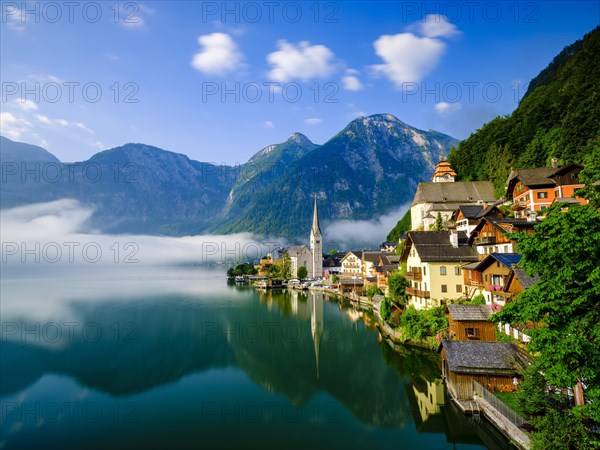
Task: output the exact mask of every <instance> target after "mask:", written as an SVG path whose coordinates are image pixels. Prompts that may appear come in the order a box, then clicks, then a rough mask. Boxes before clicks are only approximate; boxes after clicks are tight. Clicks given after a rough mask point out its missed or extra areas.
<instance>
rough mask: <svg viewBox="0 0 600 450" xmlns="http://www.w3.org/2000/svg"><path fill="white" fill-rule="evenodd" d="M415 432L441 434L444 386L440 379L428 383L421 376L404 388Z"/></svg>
mask: <svg viewBox="0 0 600 450" xmlns="http://www.w3.org/2000/svg"><path fill="white" fill-rule="evenodd" d="M406 390H407V393H408V401H409V403H410V406H411V410H412V414H413V419H414V421H415V426H416V428H417V431H418V432H420V433H428V432H429V433H443V432H444V421H443V417H442V407H443V406H444V404H445V395H444V384H443V381H442V379H441V378H439V379H436V380H433V381H428V380H426V379H425V378H424V377H423V376H422V375H421V376H420V377H419V378H417V379H415V380H412V384H410V385H408V386H406Z"/></svg>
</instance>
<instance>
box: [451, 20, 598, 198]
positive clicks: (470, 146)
mask: <svg viewBox="0 0 600 450" xmlns="http://www.w3.org/2000/svg"><path fill="white" fill-rule="evenodd" d="M599 54H600V27H597V28H595V29H594V30H593V31H591V32H590V33H588V34H587V35H585V36H584V37H583V39H582V40H580V41H577V42H575V43H573V44H571V45H569V46H567V47H566V48H565V49H564V50H563V51H562V52H561V53H560V54H559V55H557V56H556V57H555V58H554V60H553V61H552V62H551V63H550V64H549V65H548V67H546V68H545V69H544V70H542V71H541V73H540V74H539V75H538V76H537V77H535V78H534V79H533V80H532V81H531V82H530V83H529V89H528V91H527V93H526V95H525V96H524V97H523V99H522V100H521V102H520V103H519V105H518V107H517V109H516V110H515V111H514V112H513V113H512V114H511V115H509V116H505V117H497V118H495V119H494V120H492V121H491V122H489V123H487V124H486V125H484V126H483V127H482V128H481V129H480V130H477V131H476V132H475V133H473V134H472V135H471V136H470V137H469V138H468V139H466V140H464V141H462V142H461V143H460V145H459V146H458V147H457V148H456V150H454V151H453V152H451V153H450V157H449V160H450V162H451V163H452V166H453V168H454V169H455V170H456V171H457V173H458V175H459V177H460V178H461V179H463V180H491V181H493V182H494V185H495V187H496V190H497V193H498V194H499V195H504V183H505V181H506V178H507V177H508V175H509V173H510V170H511V167H512V168H527V167H540V166H545V165H549V162H550V160H551V159H552V158H558V160H559V164H561V165H562V164H566V163H569V162H582V161H583V159H584V158H585V157H586V155H588V154H590V153H591V151H592V149H593V146H594V145H598V144H597V140H598V136H599V135H600V101H599V98H600V58H598V55H599Z"/></svg>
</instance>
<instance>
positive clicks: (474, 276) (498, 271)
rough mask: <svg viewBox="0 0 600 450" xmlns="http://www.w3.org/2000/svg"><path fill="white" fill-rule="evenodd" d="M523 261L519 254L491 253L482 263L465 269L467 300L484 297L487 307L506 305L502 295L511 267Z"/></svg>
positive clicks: (467, 266)
mask: <svg viewBox="0 0 600 450" xmlns="http://www.w3.org/2000/svg"><path fill="white" fill-rule="evenodd" d="M520 260H521V255H519V254H518V253H490V254H489V255H487V256H486V257H485V258H484V259H483V260H482V261H479V262H477V263H471V264H467V265H466V266H464V267H463V273H464V283H465V288H466V289H467V291H466V292H467V298H473V297H474V296H475V295H479V294H481V295H483V297H484V298H485V303H486V304H487V305H492V307H496V305H502V306H504V304H505V296H504V295H503V294H502V291H503V290H504V287H505V285H506V283H507V280H508V276H509V274H510V272H511V267H512V266H513V265H515V264H517V263H518V262H519V261H520Z"/></svg>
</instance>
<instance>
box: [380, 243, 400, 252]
mask: <svg viewBox="0 0 600 450" xmlns="http://www.w3.org/2000/svg"><path fill="white" fill-rule="evenodd" d="M397 247H398V243H397V242H392V241H386V242H382V243H381V245H380V246H379V251H380V252H383V253H394V252H395V251H396V248H397Z"/></svg>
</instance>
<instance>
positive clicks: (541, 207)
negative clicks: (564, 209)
mask: <svg viewBox="0 0 600 450" xmlns="http://www.w3.org/2000/svg"><path fill="white" fill-rule="evenodd" d="M546 208H548V207H547V206H546V205H542V206H540V209H541V210H542V211H543V210H545V209H546Z"/></svg>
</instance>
